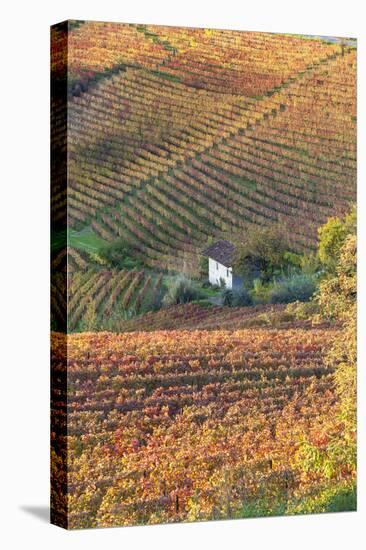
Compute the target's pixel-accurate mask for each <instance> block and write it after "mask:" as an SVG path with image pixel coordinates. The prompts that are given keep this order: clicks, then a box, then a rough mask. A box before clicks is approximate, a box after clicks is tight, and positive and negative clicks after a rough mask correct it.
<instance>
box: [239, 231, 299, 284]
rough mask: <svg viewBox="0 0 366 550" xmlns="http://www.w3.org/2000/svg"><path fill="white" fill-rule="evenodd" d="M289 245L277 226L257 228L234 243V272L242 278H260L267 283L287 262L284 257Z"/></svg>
mask: <svg viewBox="0 0 366 550" xmlns="http://www.w3.org/2000/svg"><path fill="white" fill-rule="evenodd" d="M288 248H289V243H288V240H287V237H286V235H285V234H284V232H283V230H282V229H281V227H280V226H278V225H272V226H269V227H258V228H255V229H252V230H251V231H250V232H248V233H247V234H246V235H245V239H243V240H242V241H241V242H238V243H236V253H235V258H234V270H235V271H236V272H237V273H239V274H241V275H243V276H244V278H246V279H248V278H250V279H253V278H258V277H259V278H260V279H261V280H263V281H268V280H269V279H270V278H271V277H272V276H273V274H274V273H275V272H276V271H277V270H279V271H281V270H282V269H283V268H284V267H285V266H286V265H287V264H288V261H287V259H286V257H285V254H286V252H288Z"/></svg>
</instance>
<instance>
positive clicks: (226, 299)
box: [221, 288, 234, 307]
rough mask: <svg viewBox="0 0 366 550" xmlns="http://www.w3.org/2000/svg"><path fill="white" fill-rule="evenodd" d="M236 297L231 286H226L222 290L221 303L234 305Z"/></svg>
mask: <svg viewBox="0 0 366 550" xmlns="http://www.w3.org/2000/svg"><path fill="white" fill-rule="evenodd" d="M233 299H234V293H233V291H232V290H231V288H224V290H223V291H222V292H221V303H222V305H223V306H229V307H232V305H233Z"/></svg>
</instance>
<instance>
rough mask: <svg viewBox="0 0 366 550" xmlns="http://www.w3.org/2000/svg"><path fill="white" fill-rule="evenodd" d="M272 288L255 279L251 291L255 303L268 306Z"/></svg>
mask: <svg viewBox="0 0 366 550" xmlns="http://www.w3.org/2000/svg"><path fill="white" fill-rule="evenodd" d="M270 288H271V287H270V285H269V284H268V283H267V284H266V283H263V282H262V281H261V279H254V281H253V289H252V290H251V296H252V299H253V302H254V303H256V304H267V303H268V300H269V298H268V294H269V290H270Z"/></svg>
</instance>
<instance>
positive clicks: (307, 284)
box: [268, 274, 316, 304]
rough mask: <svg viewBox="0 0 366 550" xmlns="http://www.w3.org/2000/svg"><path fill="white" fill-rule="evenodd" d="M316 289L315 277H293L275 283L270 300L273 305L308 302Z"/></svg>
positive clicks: (303, 275)
mask: <svg viewBox="0 0 366 550" xmlns="http://www.w3.org/2000/svg"><path fill="white" fill-rule="evenodd" d="M315 289H316V285H315V280H314V277H312V276H310V275H305V274H298V275H293V276H291V277H287V278H285V279H282V280H280V281H277V282H275V283H274V285H273V287H272V288H271V289H270V291H269V294H268V298H269V302H270V303H271V304H289V303H290V302H296V301H297V300H298V301H299V302H307V301H308V300H310V298H311V297H312V295H313V294H314V292H315Z"/></svg>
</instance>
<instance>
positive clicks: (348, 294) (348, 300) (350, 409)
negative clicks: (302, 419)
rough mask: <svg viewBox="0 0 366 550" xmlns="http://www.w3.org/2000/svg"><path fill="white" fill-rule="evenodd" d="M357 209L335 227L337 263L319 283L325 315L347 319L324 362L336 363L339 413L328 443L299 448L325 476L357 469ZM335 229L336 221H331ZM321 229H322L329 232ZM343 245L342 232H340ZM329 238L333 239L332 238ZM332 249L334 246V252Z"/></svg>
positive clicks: (330, 255)
mask: <svg viewBox="0 0 366 550" xmlns="http://www.w3.org/2000/svg"><path fill="white" fill-rule="evenodd" d="M355 221H356V220H355V211H354V209H353V211H352V212H351V214H349V215H348V216H347V217H346V218H345V221H344V223H343V225H342V221H341V220H339V222H337V224H334V225H333V228H334V227H335V226H337V229H336V231H334V232H333V235H334V237H335V238H334V239H333V245H332V246H329V248H328V252H327V265H329V266H334V268H331V269H334V272H333V273H328V276H326V277H325V278H324V279H323V280H322V281H321V283H320V285H319V290H318V295H317V301H318V304H319V309H320V312H321V316H322V317H325V318H328V319H336V320H338V321H339V322H341V323H342V324H343V329H342V330H341V332H340V335H339V336H338V337H337V339H336V340H335V342H334V344H333V346H332V348H331V349H330V351H329V352H328V354H327V356H326V358H325V362H326V364H328V365H329V366H330V367H331V368H333V369H334V371H335V374H334V382H335V389H336V392H337V395H338V403H337V408H336V413H335V414H334V416H332V417H331V418H330V419H329V421H328V422H329V425H328V427H327V433H328V434H329V441H328V443H327V445H326V446H325V447H324V448H322V449H318V448H315V447H314V445H312V444H310V443H309V442H306V441H305V442H304V444H303V445H302V447H301V451H300V453H299V459H300V463H301V465H302V467H303V468H304V469H305V470H307V471H315V472H318V473H322V474H323V475H324V476H325V477H326V478H337V479H339V480H341V479H342V477H344V476H345V475H346V476H347V475H348V477H351V479H353V478H354V475H355V471H356V363H357V344H356V312H357V311H356V310H357V275H356V269H357V260H356V257H357V255H356V235H355ZM326 227H327V229H326V230H325V233H326V232H327V231H328V230H329V232H330V233H332V231H331V227H332V225H331V224H329V223H327V224H326ZM325 233H324V232H323V233H322V234H323V235H324V234H325ZM341 234H343V237H342V239H341V240H342V243H341V244H340V245H339V244H338V243H339V241H338V237H337V238H336V235H338V236H339V235H341ZM328 242H329V243H330V242H331V240H329V241H328ZM331 251H332V252H331Z"/></svg>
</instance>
